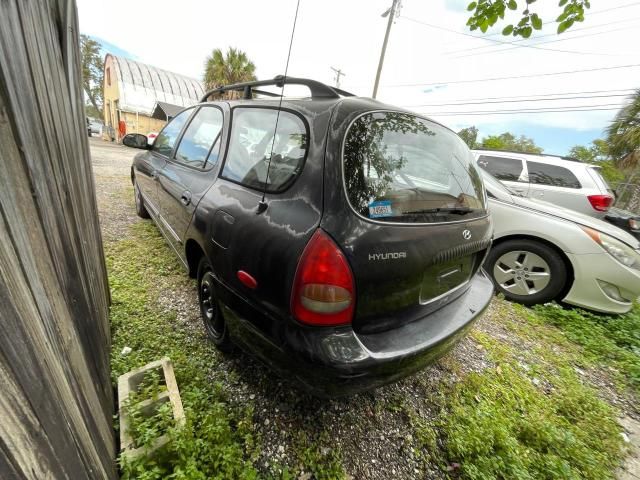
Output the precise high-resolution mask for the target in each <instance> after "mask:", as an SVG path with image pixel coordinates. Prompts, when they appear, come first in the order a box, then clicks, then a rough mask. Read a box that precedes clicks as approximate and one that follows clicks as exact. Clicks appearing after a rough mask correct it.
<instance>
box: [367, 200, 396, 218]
mask: <svg viewBox="0 0 640 480" xmlns="http://www.w3.org/2000/svg"><path fill="white" fill-rule="evenodd" d="M391 216H393V212H392V211H391V200H379V201H377V202H371V203H370V204H369V218H380V217H391Z"/></svg>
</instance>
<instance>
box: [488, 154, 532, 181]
mask: <svg viewBox="0 0 640 480" xmlns="http://www.w3.org/2000/svg"><path fill="white" fill-rule="evenodd" d="M478 165H480V166H481V167H482V168H484V169H485V170H486V171H487V172H489V173H490V174H491V175H493V176H494V177H496V178H497V179H498V180H505V181H508V182H517V181H518V180H519V179H520V176H521V175H522V171H523V170H524V166H523V163H522V160H518V159H515V158H508V157H495V156H492V155H480V157H479V158H478Z"/></svg>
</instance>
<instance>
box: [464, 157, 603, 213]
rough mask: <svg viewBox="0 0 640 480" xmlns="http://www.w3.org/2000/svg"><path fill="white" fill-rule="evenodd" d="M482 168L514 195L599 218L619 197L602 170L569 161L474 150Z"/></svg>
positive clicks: (566, 159)
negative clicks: (616, 196) (601, 172)
mask: <svg viewBox="0 0 640 480" xmlns="http://www.w3.org/2000/svg"><path fill="white" fill-rule="evenodd" d="M473 153H474V155H475V156H476V159H477V162H478V165H480V166H481V167H482V168H483V169H485V170H486V171H487V172H489V173H490V174H491V175H493V176H494V177H496V178H497V179H498V180H500V181H501V182H503V183H504V184H505V185H506V186H507V187H508V188H509V189H510V190H511V191H513V192H516V193H519V194H521V195H523V196H525V197H529V198H533V199H535V200H544V201H546V202H549V203H553V204H554V205H558V206H560V207H564V208H568V209H570V210H575V211H577V212H581V213H584V214H586V215H590V216H592V217H596V218H600V219H602V218H604V216H605V214H606V212H607V211H608V210H609V207H611V206H612V205H613V202H614V200H615V195H614V192H613V190H612V189H611V188H610V187H609V185H607V182H606V180H605V179H604V178H603V177H602V175H601V174H600V167H598V166H597V165H591V164H588V163H582V162H579V161H577V160H572V159H569V158H568V157H558V156H555V155H543V154H532V153H519V152H504V151H499V150H474V151H473Z"/></svg>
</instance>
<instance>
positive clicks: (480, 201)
mask: <svg viewBox="0 0 640 480" xmlns="http://www.w3.org/2000/svg"><path fill="white" fill-rule="evenodd" d="M345 131H346V134H345V137H344V141H343V148H342V149H341V151H340V157H341V161H340V162H339V163H340V166H341V170H342V171H341V172H339V174H340V176H341V179H340V183H341V184H342V185H341V187H342V188H340V189H339V191H340V192H341V194H342V195H341V196H340V195H339V194H337V193H336V192H335V191H333V192H331V191H329V190H330V189H328V188H327V186H325V197H326V198H327V204H326V207H325V208H326V210H325V216H324V217H323V228H325V230H326V231H328V233H329V234H330V235H332V236H333V237H334V239H335V240H336V242H337V243H338V244H339V245H340V246H341V247H342V248H343V250H344V251H345V253H346V255H347V258H348V259H349V262H350V265H351V268H352V270H353V274H354V277H355V284H356V313H355V318H354V320H353V327H354V329H355V330H356V331H362V332H373V331H381V330H387V329H391V328H394V327H397V326H400V325H402V324H405V323H408V322H411V321H414V320H417V319H419V318H422V317H424V316H425V315H428V314H429V313H431V312H433V311H435V310H437V309H438V308H440V307H442V306H443V305H445V304H447V303H449V302H451V301H453V300H454V299H455V298H457V297H458V296H459V295H461V294H462V293H464V291H465V290H466V287H467V286H468V283H469V280H470V279H471V277H472V276H473V275H474V274H475V273H476V271H477V270H478V268H479V267H480V265H481V264H482V260H483V258H484V256H485V254H486V252H487V249H488V247H489V244H490V241H491V222H490V219H489V217H488V214H487V209H486V198H485V193H484V189H483V184H482V180H481V178H480V175H479V173H478V170H477V168H478V167H477V166H476V164H475V162H474V158H473V156H472V154H471V152H470V151H469V149H468V148H467V146H466V145H465V144H464V142H462V140H460V138H459V137H457V136H456V135H455V134H454V133H453V132H451V131H450V130H448V129H446V128H445V127H443V126H441V125H439V124H437V123H435V122H432V121H429V120H426V119H423V118H419V117H416V116H414V115H411V114H407V113H401V112H371V113H366V114H361V115H359V116H356V117H355V118H353V119H352V121H351V122H350V124H349V127H348V128H346V129H345ZM330 157H331V156H330V155H328V159H329V158H330ZM336 160H337V159H336ZM327 172H328V175H329V177H331V169H330V168H328V169H327ZM326 183H327V182H326ZM328 183H329V185H332V184H333V185H335V183H333V182H332V181H331V178H329V182H328Z"/></svg>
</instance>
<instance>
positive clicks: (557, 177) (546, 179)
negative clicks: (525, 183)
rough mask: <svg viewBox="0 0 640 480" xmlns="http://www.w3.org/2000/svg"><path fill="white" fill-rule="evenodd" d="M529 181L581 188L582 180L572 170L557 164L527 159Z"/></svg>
mask: <svg viewBox="0 0 640 480" xmlns="http://www.w3.org/2000/svg"><path fill="white" fill-rule="evenodd" d="M527 169H528V170H529V182H530V183H535V184H538V185H553V186H554V187H566V188H581V187H582V185H580V182H579V181H578V179H577V178H576V176H575V175H574V174H573V173H572V172H571V170H569V169H567V168H564V167H559V166H557V165H548V164H546V163H538V162H531V161H527Z"/></svg>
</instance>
